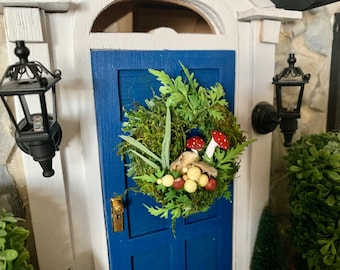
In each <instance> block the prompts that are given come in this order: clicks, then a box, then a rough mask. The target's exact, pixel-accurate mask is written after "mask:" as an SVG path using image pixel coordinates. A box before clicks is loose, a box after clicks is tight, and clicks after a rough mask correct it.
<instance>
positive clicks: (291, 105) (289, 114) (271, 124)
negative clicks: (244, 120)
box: [252, 54, 310, 147]
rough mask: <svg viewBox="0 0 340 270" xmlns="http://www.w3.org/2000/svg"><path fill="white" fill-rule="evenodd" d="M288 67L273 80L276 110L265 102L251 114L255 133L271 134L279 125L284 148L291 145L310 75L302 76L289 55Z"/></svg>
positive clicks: (294, 59) (291, 55) (292, 55)
mask: <svg viewBox="0 0 340 270" xmlns="http://www.w3.org/2000/svg"><path fill="white" fill-rule="evenodd" d="M287 62H288V65H289V66H288V67H287V68H284V69H283V70H282V71H281V72H280V73H279V74H277V75H275V77H274V78H273V84H274V85H275V90H276V107H277V108H276V109H275V108H274V107H273V106H272V105H270V104H269V103H267V102H260V103H258V104H257V105H256V106H255V108H254V110H253V113H252V125H253V128H254V130H255V131H256V132H258V133H261V134H266V133H269V132H272V131H273V130H274V129H275V128H276V126H277V125H278V124H280V129H281V132H282V133H283V135H284V146H287V147H289V146H291V145H292V137H293V134H294V133H295V131H296V129H297V119H298V118H300V108H301V103H302V96H303V90H304V87H305V84H306V83H308V82H309V79H310V74H304V73H303V72H302V70H301V68H299V67H295V66H294V65H295V62H296V58H295V56H294V54H289V57H288V60H287Z"/></svg>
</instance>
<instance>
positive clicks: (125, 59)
mask: <svg viewBox="0 0 340 270" xmlns="http://www.w3.org/2000/svg"><path fill="white" fill-rule="evenodd" d="M91 58H92V70H93V84H94V95H95V102H96V116H97V128H98V144H99V151H100V153H99V154H100V162H101V176H102V187H103V197H104V202H103V203H104V209H105V218H106V227H107V238H108V247H109V256H110V269H115V270H128V269H135V270H139V269H140V270H145V269H148V270H150V269H151V270H152V269H157V270H159V269H162V270H167V269H169V270H184V269H185V270H191V269H192V270H194V269H195V270H214V269H216V270H221V269H226V270H228V269H231V257H232V227H231V226H232V205H231V203H230V202H227V201H225V200H218V201H217V202H216V203H215V204H214V205H213V206H212V207H211V209H210V210H209V211H207V212H205V213H200V214H196V215H193V216H191V217H189V218H187V219H179V220H178V221H177V222H176V238H174V236H173V234H172V231H171V220H170V219H169V220H165V219H161V218H159V217H154V216H151V215H150V214H149V213H148V211H147V210H146V208H145V207H144V206H143V204H147V205H155V202H154V200H153V199H151V198H149V197H148V196H145V195H142V194H138V193H133V192H128V194H127V196H126V197H125V198H124V204H125V207H126V208H125V211H124V228H125V229H124V231H123V232H116V233H114V232H113V229H112V220H111V205H110V198H112V197H114V196H115V194H116V195H117V194H118V195H119V194H122V193H123V192H124V190H125V189H126V188H127V187H132V186H134V182H133V181H132V179H130V178H128V177H126V171H125V167H124V163H123V162H122V161H121V158H120V157H119V156H118V155H117V154H116V152H117V148H116V146H117V144H119V142H120V138H119V137H118V136H119V135H121V134H122V132H121V124H122V120H123V117H124V115H123V113H122V108H125V109H131V108H133V105H134V104H135V103H136V102H138V103H140V104H144V100H145V99H148V98H151V97H152V91H155V93H156V94H157V93H158V88H159V86H160V83H159V82H158V81H157V80H156V78H155V77H154V76H153V75H151V74H150V73H149V72H148V71H147V69H148V68H153V69H162V70H165V72H167V73H168V74H169V75H170V76H172V77H176V76H178V75H179V74H180V72H181V69H180V65H179V63H178V61H181V62H182V63H183V64H184V65H185V66H186V67H187V68H189V70H190V71H191V72H194V73H195V77H196V78H197V80H198V82H199V83H200V84H201V85H203V86H206V87H208V86H211V85H214V84H215V83H216V82H221V83H222V85H223V86H224V89H225V91H226V95H227V100H228V101H229V105H230V106H229V107H230V109H231V110H233V103H234V102H233V101H234V77H235V72H234V70H235V53H234V52H233V51H92V52H91ZM182 75H183V77H184V74H182Z"/></svg>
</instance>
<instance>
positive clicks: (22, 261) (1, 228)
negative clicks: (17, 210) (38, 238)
mask: <svg viewBox="0 0 340 270" xmlns="http://www.w3.org/2000/svg"><path fill="white" fill-rule="evenodd" d="M18 221H22V219H21V218H17V217H14V216H13V214H11V213H8V212H6V211H5V210H4V209H2V212H1V214H0V270H33V266H32V265H30V264H29V263H28V261H29V258H30V254H29V252H28V250H27V249H26V247H25V242H26V239H27V237H28V236H29V231H28V230H26V229H25V228H23V227H21V226H18V224H17V223H18Z"/></svg>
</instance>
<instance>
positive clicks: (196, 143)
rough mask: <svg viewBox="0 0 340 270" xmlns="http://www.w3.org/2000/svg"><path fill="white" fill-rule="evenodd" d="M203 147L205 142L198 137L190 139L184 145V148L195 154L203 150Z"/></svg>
mask: <svg viewBox="0 0 340 270" xmlns="http://www.w3.org/2000/svg"><path fill="white" fill-rule="evenodd" d="M204 145H205V141H204V140H203V139H202V138H201V137H200V136H193V137H190V138H189V139H188V140H187V143H186V147H187V148H188V149H190V150H191V151H193V152H194V153H196V154H197V153H198V151H201V150H202V149H203V147H204Z"/></svg>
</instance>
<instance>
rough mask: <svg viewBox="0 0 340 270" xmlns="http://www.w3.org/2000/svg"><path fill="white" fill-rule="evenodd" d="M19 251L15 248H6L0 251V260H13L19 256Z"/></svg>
mask: <svg viewBox="0 0 340 270" xmlns="http://www.w3.org/2000/svg"><path fill="white" fill-rule="evenodd" d="M18 255H19V254H18V251H16V250H14V249H6V250H3V251H0V260H2V261H13V260H15V259H16V258H17V257H18Z"/></svg>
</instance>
